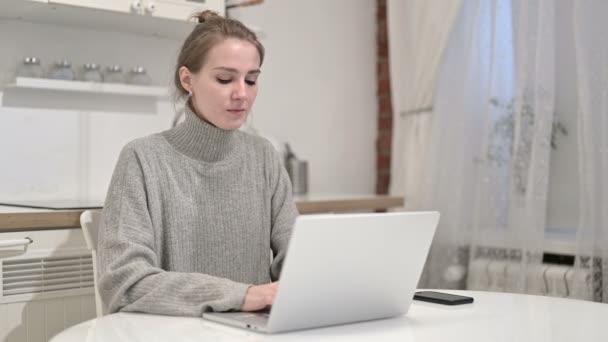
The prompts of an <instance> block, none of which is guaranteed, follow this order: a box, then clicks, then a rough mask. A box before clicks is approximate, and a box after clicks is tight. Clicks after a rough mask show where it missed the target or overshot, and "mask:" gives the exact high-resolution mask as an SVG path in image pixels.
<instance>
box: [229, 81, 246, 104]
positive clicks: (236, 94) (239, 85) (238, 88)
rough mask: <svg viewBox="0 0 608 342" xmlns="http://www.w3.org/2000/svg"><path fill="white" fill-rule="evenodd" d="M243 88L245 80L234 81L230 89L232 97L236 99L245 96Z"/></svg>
mask: <svg viewBox="0 0 608 342" xmlns="http://www.w3.org/2000/svg"><path fill="white" fill-rule="evenodd" d="M245 88H246V85H245V82H236V85H235V88H234V89H233V90H232V98H233V99H235V100H237V99H241V98H244V97H245V96H247V93H246V92H245Z"/></svg>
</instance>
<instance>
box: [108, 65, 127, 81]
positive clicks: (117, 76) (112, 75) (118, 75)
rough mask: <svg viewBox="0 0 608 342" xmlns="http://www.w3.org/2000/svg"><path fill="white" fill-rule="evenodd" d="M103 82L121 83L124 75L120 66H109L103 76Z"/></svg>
mask: <svg viewBox="0 0 608 342" xmlns="http://www.w3.org/2000/svg"><path fill="white" fill-rule="evenodd" d="M103 80H104V82H107V83H123V82H124V80H125V79H124V75H123V73H122V67H121V66H120V65H109V66H108V67H107V68H106V70H105V73H104V75H103Z"/></svg>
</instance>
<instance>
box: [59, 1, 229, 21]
mask: <svg viewBox="0 0 608 342" xmlns="http://www.w3.org/2000/svg"><path fill="white" fill-rule="evenodd" d="M48 2H49V4H59V5H69V6H77V7H87V8H92V9H98V10H105V11H115V12H122V13H132V14H134V15H149V16H153V17H158V18H166V19H175V20H182V21H185V20H187V19H188V18H189V17H190V16H191V15H192V13H194V12H197V11H201V10H204V9H210V10H213V11H216V12H218V13H220V14H222V15H223V14H224V0H204V1H188V0H48Z"/></svg>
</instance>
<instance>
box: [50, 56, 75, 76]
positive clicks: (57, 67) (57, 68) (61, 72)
mask: <svg viewBox="0 0 608 342" xmlns="http://www.w3.org/2000/svg"><path fill="white" fill-rule="evenodd" d="M49 78H52V79H54V80H66V81H73V80H74V78H76V77H75V75H74V70H72V63H70V61H68V60H67V59H64V60H61V61H58V62H56V63H55V64H54V65H53V67H52V68H51V71H50V72H49Z"/></svg>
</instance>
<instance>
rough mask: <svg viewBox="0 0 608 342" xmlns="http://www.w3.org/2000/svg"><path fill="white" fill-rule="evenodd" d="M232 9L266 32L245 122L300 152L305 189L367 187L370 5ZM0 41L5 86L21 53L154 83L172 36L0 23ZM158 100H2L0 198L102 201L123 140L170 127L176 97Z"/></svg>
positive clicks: (372, 114) (371, 106)
mask: <svg viewBox="0 0 608 342" xmlns="http://www.w3.org/2000/svg"><path fill="white" fill-rule="evenodd" d="M233 14H234V15H235V16H236V15H238V17H240V18H243V20H245V21H247V22H248V23H251V24H255V25H257V26H259V27H261V28H262V30H263V32H264V38H263V40H262V42H263V44H264V45H265V46H266V49H267V58H266V61H265V63H264V66H263V68H262V69H263V74H262V78H261V79H260V94H259V97H258V102H257V103H256V106H255V107H254V110H253V116H254V117H253V125H254V127H256V128H257V129H258V130H260V131H261V132H262V133H263V134H265V135H269V136H272V137H274V138H275V139H277V140H281V141H288V142H289V143H290V144H291V145H292V148H293V149H294V150H295V152H296V153H297V154H298V155H299V156H300V157H302V158H305V159H307V160H309V163H310V180H309V181H310V190H311V192H324V193H336V192H350V193H362V192H372V191H373V188H374V178H375V165H374V139H375V136H376V123H375V122H376V120H375V119H376V109H375V108H376V105H375V103H376V98H375V4H374V2H371V1H366V0H357V1H348V0H341V1H323V0H316V1H306V2H303V1H295V0H290V1H284V0H268V1H265V2H264V4H263V5H262V6H258V7H252V8H247V9H242V10H239V11H238V13H237V11H234V12H233ZM0 44H2V54H0V81H1V82H2V84H4V83H6V82H10V80H11V79H12V77H14V72H15V67H16V65H17V64H18V63H19V61H20V59H21V58H22V57H23V56H26V55H27V56H29V55H34V56H38V57H40V58H41V59H42V61H43V64H46V65H49V64H50V63H52V62H53V61H55V60H57V59H60V58H65V57H68V58H69V59H71V60H72V62H73V64H74V65H75V66H80V65H82V63H85V62H89V61H95V62H97V63H100V64H102V65H108V64H121V65H123V67H126V66H132V65H134V64H141V65H144V66H145V67H147V68H148V70H149V73H150V75H151V76H152V78H153V80H154V81H155V83H158V84H161V85H168V84H169V83H170V80H171V74H172V69H173V66H174V63H175V58H176V55H177V52H178V49H179V47H180V46H181V41H178V40H169V39H159V38H153V37H145V36H141V35H135V34H126V33H116V32H107V31H106V32H100V31H94V30H87V29H82V28H70V27H61V26H52V25H45V24H34V23H27V22H17V21H7V20H4V21H2V20H0ZM0 95H2V94H1V93H0ZM33 101H35V99H33ZM65 101H67V102H69V101H70V98H69V97H66V98H65ZM156 108H157V110H156V111H151V112H150V113H147V114H142V113H138V114H136V113H129V112H113V113H109V112H106V113H104V112H78V111H70V110H66V111H62V110H41V109H28V108H7V107H0V151H1V152H2V153H0V200H1V199H55V198H62V199H67V198H75V197H89V198H94V199H102V198H103V197H104V196H105V191H106V188H107V184H108V182H109V178H110V175H111V172H112V170H113V168H114V163H115V161H116V158H117V154H118V152H119V150H120V148H121V147H122V146H123V145H124V144H125V143H126V142H127V141H129V140H131V139H133V138H135V137H138V136H142V135H146V134H149V133H152V132H157V131H161V130H164V129H166V128H168V127H169V125H170V122H171V119H172V118H173V103H172V102H171V101H159V102H157V103H156Z"/></svg>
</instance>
